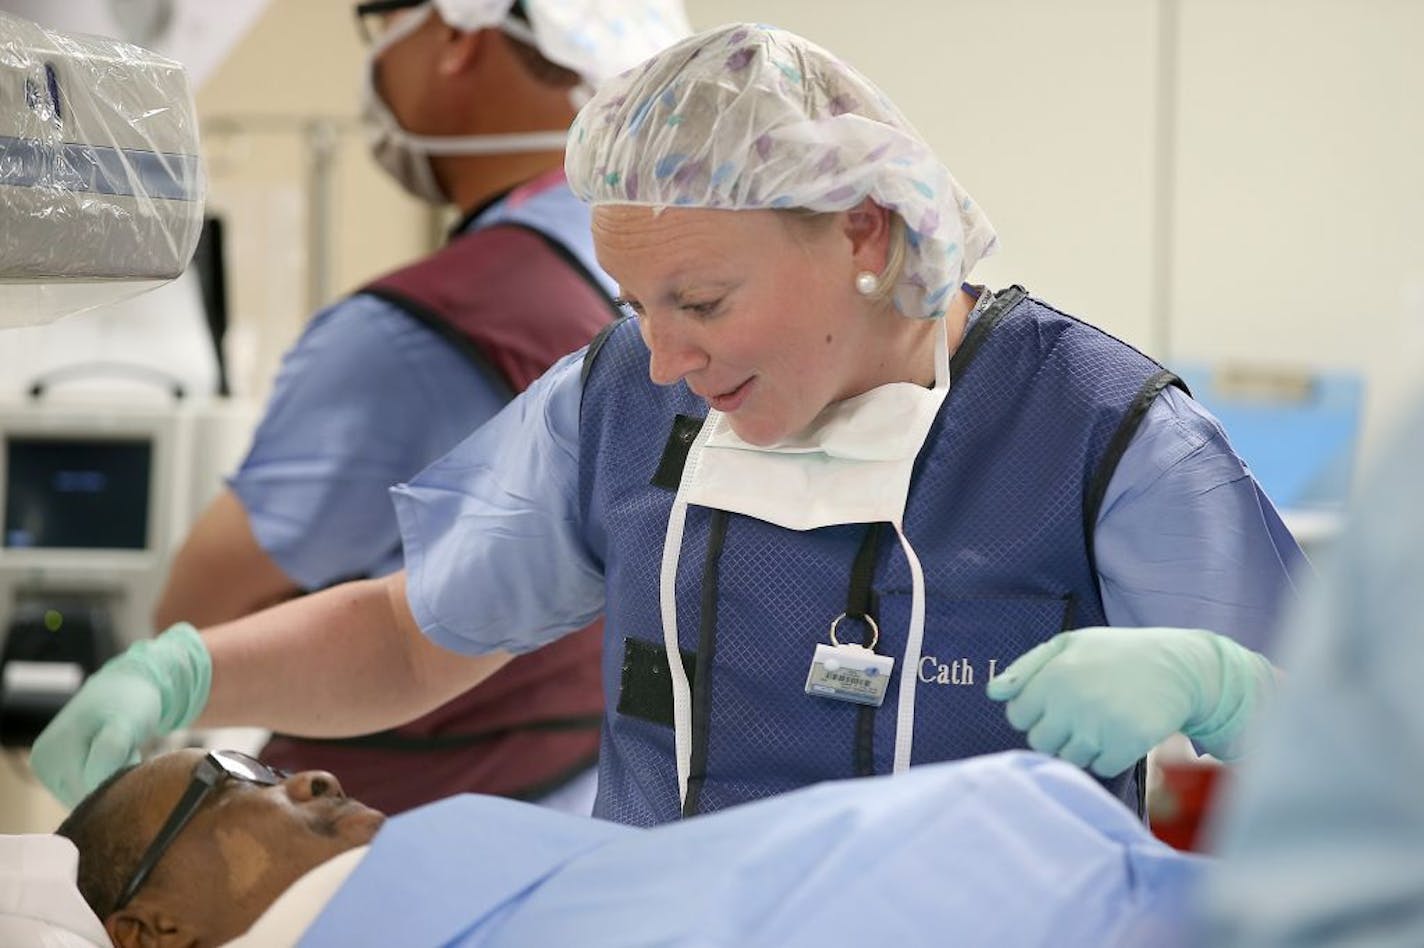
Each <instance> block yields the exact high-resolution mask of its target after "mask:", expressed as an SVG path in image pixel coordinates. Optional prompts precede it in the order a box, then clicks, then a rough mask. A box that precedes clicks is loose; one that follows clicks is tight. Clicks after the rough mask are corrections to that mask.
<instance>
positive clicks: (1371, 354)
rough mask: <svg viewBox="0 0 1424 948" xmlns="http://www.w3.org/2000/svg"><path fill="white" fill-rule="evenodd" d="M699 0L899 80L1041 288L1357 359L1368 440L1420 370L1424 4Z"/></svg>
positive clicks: (1182, 330)
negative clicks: (1421, 46) (1364, 388)
mask: <svg viewBox="0 0 1424 948" xmlns="http://www.w3.org/2000/svg"><path fill="white" fill-rule="evenodd" d="M688 8H689V11H690V14H691V17H692V19H693V22H694V25H695V26H697V27H699V28H701V27H707V26H711V25H713V24H716V23H720V22H726V21H730V20H757V21H762V22H769V23H773V24H775V25H778V26H783V27H786V28H788V29H792V30H795V31H797V32H800V33H803V34H805V35H807V36H809V37H811V38H812V39H815V40H817V41H818V42H820V43H822V44H823V45H825V46H827V47H828V48H830V49H832V50H834V51H835V52H837V53H839V54H840V55H842V56H844V57H846V58H847V59H849V60H850V61H851V62H852V63H854V64H855V65H856V66H858V67H859V68H861V69H862V70H864V71H865V72H866V73H867V74H868V75H869V76H870V77H871V78H873V79H874V80H875V81H876V82H877V83H878V84H880V85H881V86H882V87H883V88H884V89H885V90H886V91H887V92H888V93H889V94H890V96H891V98H893V99H894V100H895V101H896V102H897V103H898V104H899V105H900V106H901V108H902V109H903V110H904V111H905V112H906V114H907V115H909V117H910V119H911V120H912V121H913V122H914V123H915V124H916V125H917V126H918V127H919V128H920V130H921V132H922V133H923V134H924V135H925V137H926V138H927V139H928V140H929V142H930V143H931V144H932V145H933V146H934V147H935V148H936V149H937V150H938V151H939V153H940V155H941V156H942V157H943V158H944V159H945V162H946V164H948V165H949V167H950V169H951V171H953V172H954V174H955V176H956V177H957V178H958V179H959V180H960V182H961V183H962V184H964V185H965V187H966V188H968V190H969V191H970V193H971V194H973V195H974V196H975V198H976V199H977V200H978V201H979V202H980V204H981V205H983V206H984V207H985V208H986V209H987V211H988V213H989V215H990V217H991V219H992V220H993V221H994V224H995V226H996V227H997V228H998V230H999V234H1000V237H1001V240H1002V243H1003V252H1002V254H1001V255H1000V256H999V257H997V258H992V259H990V260H989V261H986V262H985V263H984V264H983V265H981V267H980V268H979V269H978V270H977V271H976V276H977V277H979V278H981V279H983V280H985V281H986V282H989V283H991V284H1004V283H1010V282H1017V283H1023V284H1024V285H1026V286H1027V287H1028V288H1029V289H1030V290H1032V291H1034V292H1036V293H1039V294H1041V295H1043V296H1045V297H1046V298H1048V299H1049V300H1051V301H1053V302H1055V303H1057V304H1058V305H1060V306H1062V307H1064V308H1066V309H1067V310H1069V311H1070V312H1074V313H1075V314H1078V315H1081V316H1083V317H1085V318H1087V319H1088V320H1090V321H1092V322H1095V323H1097V324H1099V325H1101V326H1103V327H1104V328H1106V329H1108V330H1109V331H1111V332H1113V333H1116V334H1118V335H1121V336H1122V337H1124V338H1126V339H1128V340H1130V341H1132V342H1134V343H1136V344H1138V345H1140V346H1143V347H1145V348H1147V349H1148V350H1149V351H1151V352H1152V353H1153V354H1155V355H1158V356H1159V357H1165V358H1168V359H1169V360H1182V359H1193V360H1207V361H1219V360H1228V359H1230V360H1240V359H1247V360H1253V361H1257V362H1263V363H1268V364H1289V365H1302V366H1308V367H1318V368H1339V369H1345V370H1351V371H1358V372H1361V373H1363V375H1364V376H1365V378H1366V379H1367V384H1368V386H1369V395H1368V402H1367V416H1366V421H1367V428H1366V432H1367V435H1368V437H1369V441H1370V442H1371V443H1373V442H1375V441H1377V440H1378V436H1379V433H1380V430H1381V428H1382V427H1383V426H1384V425H1385V424H1386V423H1387V421H1388V419H1389V418H1390V417H1391V416H1392V415H1393V414H1394V413H1395V412H1396V411H1397V409H1398V406H1399V405H1401V404H1402V403H1403V402H1405V401H1406V400H1407V397H1408V396H1409V395H1410V393H1411V391H1412V390H1413V388H1414V384H1415V383H1414V379H1415V377H1417V376H1418V374H1419V371H1418V370H1419V367H1420V366H1424V224H1421V221H1424V175H1421V174H1420V173H1419V172H1418V168H1419V166H1420V163H1421V156H1424V109H1421V108H1420V105H1419V103H1420V102H1424V57H1421V56H1420V55H1419V53H1418V39H1419V37H1421V36H1424V3H1419V2H1416V0H1074V2H1072V3H1064V2H1060V0H886V2H883V3H881V4H879V5H866V4H849V3H847V4H840V3H828V2H825V0H688ZM1164 14H1165V18H1164ZM1164 38H1165V42H1164Z"/></svg>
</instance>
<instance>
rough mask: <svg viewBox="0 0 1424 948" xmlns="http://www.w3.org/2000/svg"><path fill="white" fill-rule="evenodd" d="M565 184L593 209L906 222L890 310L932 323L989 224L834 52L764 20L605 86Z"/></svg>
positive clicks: (696, 42) (679, 49)
mask: <svg viewBox="0 0 1424 948" xmlns="http://www.w3.org/2000/svg"><path fill="white" fill-rule="evenodd" d="M566 167H567V170H568V179H569V184H570V185H571V186H572V188H573V190H574V192H575V193H576V194H578V195H579V197H581V198H583V199H584V200H585V201H587V202H589V203H590V204H593V205H595V206H597V205H600V204H640V205H647V206H653V207H696V208H727V209H732V210H743V209H752V208H806V209H809V210H813V211H843V210H847V209H849V208H852V207H855V206H856V205H857V204H859V203H860V202H861V201H862V200H863V199H865V198H866V197H869V198H871V199H872V200H874V201H875V202H876V203H877V204H879V205H881V206H882V207H885V208H888V209H889V210H892V211H894V212H896V213H897V214H899V216H900V217H901V218H902V219H903V220H904V222H905V225H906V237H907V247H906V265H905V271H904V274H903V275H902V276H901V278H900V283H899V285H897V286H896V287H895V293H894V300H895V305H896V307H897V308H898V309H899V311H900V312H902V313H904V314H905V315H907V316H920V317H938V316H943V315H944V313H945V305H946V303H947V301H948V300H949V298H950V297H951V296H952V292H951V291H952V290H954V289H955V288H956V287H958V286H959V284H960V282H961V281H962V280H963V279H964V278H965V277H966V276H967V275H968V274H969V271H970V269H971V268H972V267H973V266H974V264H975V263H976V262H977V261H978V260H979V259H980V258H981V257H984V256H986V255H988V254H990V253H992V252H993V251H994V250H995V236H994V229H993V227H992V226H991V225H990V224H989V219H988V218H987V217H986V216H985V215H984V212H983V211H982V210H980V209H979V206H978V205H976V204H975V203H974V201H973V200H972V199H971V198H970V197H969V195H968V194H966V193H965V192H964V189H963V188H961V187H960V186H959V185H958V183H956V182H955V180H954V178H952V177H951V176H950V174H949V170H948V169H947V168H945V166H944V165H943V164H941V163H940V161H939V159H938V158H936V157H935V155H934V153H933V152H932V151H931V150H930V147H929V146H928V145H927V144H925V142H924V140H923V139H922V138H920V136H919V133H918V132H916V131H915V130H914V128H913V127H912V126H911V125H910V123H909V122H908V121H907V120H906V119H905V117H904V116H903V115H901V114H900V111H899V110H898V109H897V108H895V106H894V104H893V103H891V102H890V100H889V99H887V98H886V97H885V96H884V94H883V93H881V92H880V90H879V89H877V88H876V87H875V86H874V85H873V84H871V82H870V81H869V80H868V79H866V78H865V77H864V76H862V75H861V74H860V73H858V72H856V71H855V70H854V69H852V68H851V67H850V66H848V65H847V64H846V63H844V62H842V61H841V60H839V59H837V58H836V57H835V56H833V55H831V54H830V53H828V52H826V51H825V50H823V49H821V48H820V47H818V46H816V45H815V44H813V43H811V42H809V41H808V40H805V39H802V38H801V37H799V36H797V35H795V34H793V33H788V32H786V31H784V30H778V29H774V28H771V27H767V26H759V25H753V24H733V25H730V26H722V27H718V28H716V29H713V30H709V31H707V32H705V33H700V34H698V35H696V36H692V37H689V38H688V39H686V40H683V41H682V42H680V43H678V44H676V45H674V46H671V47H669V48H668V49H665V50H663V51H662V52H660V53H658V54H657V55H655V56H654V57H653V58H651V59H649V60H647V61H646V62H644V63H643V64H642V65H641V66H637V67H635V68H633V69H632V70H629V71H628V72H626V73H624V74H623V75H621V76H618V77H617V78H614V79H610V80H609V81H608V82H606V83H605V84H604V85H603V86H602V88H601V89H600V90H599V92H598V94H597V95H595V96H594V97H593V98H592V99H591V100H590V101H589V103H588V104H587V105H586V106H585V107H584V108H583V110H582V111H580V112H579V115H578V118H577V119H576V120H575V122H574V125H573V127H572V128H571V129H570V133H569V145H568V151H567V157H566Z"/></svg>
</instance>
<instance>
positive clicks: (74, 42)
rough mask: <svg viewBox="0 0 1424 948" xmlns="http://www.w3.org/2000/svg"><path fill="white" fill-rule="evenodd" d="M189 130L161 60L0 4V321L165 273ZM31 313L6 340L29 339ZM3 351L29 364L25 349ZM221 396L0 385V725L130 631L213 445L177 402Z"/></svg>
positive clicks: (15, 719)
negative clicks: (155, 396)
mask: <svg viewBox="0 0 1424 948" xmlns="http://www.w3.org/2000/svg"><path fill="white" fill-rule="evenodd" d="M197 129H198V125H197V118H196V109H195V106H194V103H193V98H192V95H191V93H190V91H189V88H188V80H187V77H186V76H185V74H184V71H183V67H182V66H180V65H179V64H177V63H175V62H172V61H170V60H167V59H164V58H163V57H160V56H157V55H155V54H153V53H150V52H148V51H147V50H143V49H139V48H138V47H135V46H130V45H127V44H125V43H120V42H116V41H113V40H108V39H104V38H102V37H96V36H80V35H67V34H63V33H57V32H53V31H50V30H46V29H43V28H41V27H39V26H37V25H35V24H34V23H31V22H29V21H28V20H24V19H20V18H18V17H14V16H10V15H8V14H4V13H0V328H3V327H7V326H25V325H30V324H37V323H45V322H49V321H52V320H54V319H56V318H57V317H59V316H63V315H67V314H69V313H74V312H78V311H80V310H82V309H88V308H92V307H94V306H97V305H100V304H107V303H113V302H116V301H119V300H122V299H125V298H127V297H131V296H135V295H137V294H138V293H141V292H143V291H144V290H147V289H152V288H154V287H157V286H160V285H162V284H164V283H166V282H168V281H170V280H172V279H173V278H175V277H177V276H179V275H180V274H181V273H183V271H184V270H185V269H186V268H187V267H188V263H189V261H190V260H191V259H192V256H193V251H194V249H195V247H196V245H197V242H198V237H199V234H200V231H201V228H202V223H203V196H204V195H203V189H204V183H203V174H202V168H201V165H200V161H199V158H198V140H197ZM33 332H34V330H27V331H24V332H17V333H15V334H14V335H12V336H10V337H9V340H10V341H11V342H12V344H13V345H16V346H25V345H29V346H35V345H36V342H35V337H34V336H33ZM26 333H30V334H29V335H27V334H26ZM0 344H4V342H3V341H0ZM19 355H21V356H22V359H21V361H22V363H23V364H24V368H25V371H27V372H34V371H40V370H41V368H42V367H41V366H40V365H38V364H37V363H39V362H40V356H41V353H40V352H38V351H35V350H33V349H32V350H31V351H29V352H28V353H27V354H26V353H23V352H21V353H19ZM47 381H48V383H50V384H51V385H52V384H53V383H55V382H58V381H65V378H64V372H62V371H59V370H53V371H50V372H49V373H48V379H47ZM224 413H225V410H224V409H220V410H219V411H218V412H217V413H216V414H214V413H213V411H212V409H211V408H210V407H207V406H204V407H195V406H192V405H191V404H184V403H178V404H176V405H175V404H170V403H169V402H168V400H167V397H166V395H164V396H161V400H160V401H158V402H156V403H155V402H153V401H151V400H150V401H144V400H138V401H134V400H132V399H126V398H118V399H116V398H108V399H105V400H96V399H94V398H92V397H91V398H90V400H89V401H88V402H75V401H55V400H53V399H41V398H40V397H39V393H38V392H35V393H33V397H31V398H30V399H29V400H23V399H22V400H15V401H13V402H9V403H6V402H3V401H0V518H3V519H0V741H3V742H4V743H25V742H27V739H28V738H29V737H33V734H34V733H35V732H37V730H38V728H40V727H42V726H43V724H44V723H45V722H47V720H48V718H49V716H52V714H53V712H54V711H55V710H57V709H58V707H59V706H61V705H62V704H63V702H64V700H65V699H66V698H67V697H68V696H69V695H70V694H72V693H73V691H74V690H75V689H77V688H78V686H79V683H80V682H81V681H82V680H83V677H84V676H85V675H86V674H87V673H88V672H90V671H93V670H94V668H95V667H97V665H98V664H99V663H100V662H102V661H104V660H105V659H106V658H108V657H109V655H111V654H112V653H113V651H114V650H115V648H117V647H121V646H122V645H124V644H126V642H127V640H130V639H132V638H133V637H135V636H140V635H146V634H148V632H149V631H150V629H151V625H152V623H151V620H150V613H151V611H152V607H153V601H154V598H155V596H156V595H157V591H158V586H159V584H160V583H161V582H162V578H163V576H164V572H165V570H166V568H167V558H168V553H169V551H170V548H171V547H172V545H173V543H174V542H175V539H176V535H177V533H178V531H180V530H182V529H184V528H186V526H187V524H188V522H189V520H190V519H191V516H192V514H193V511H194V507H195V506H196V504H197V503H198V502H199V501H200V500H205V499H206V497H203V498H195V496H194V492H195V489H196V485H197V484H198V481H196V480H195V478H196V477H197V476H199V475H201V476H203V477H205V478H210V479H211V488H212V489H216V486H217V484H218V479H217V476H216V472H215V471H214V470H211V469H210V468H209V467H207V466H205V465H203V464H202V463H201V462H200V461H197V460H195V458H198V457H212V458H215V459H219V458H220V459H221V460H219V461H217V463H226V462H227V461H228V460H229V459H230V452H227V451H223V450H210V448H211V445H209V444H208V443H207V442H208V441H211V440H220V438H221V436H220V435H219V434H215V431H220V430H221V425H209V426H206V427H203V426H197V425H195V422H194V420H193V419H194V418H195V417H197V416H199V415H204V416H205V417H218V418H221V417H222V416H223V415H224ZM195 429H201V434H200V435H195V434H194V431H195ZM194 467H203V470H202V471H201V472H198V473H194V471H193V470H192V469H193V468H194ZM209 492H210V491H205V493H209ZM116 630H123V633H124V638H125V640H124V641H119V640H118V637H117V636H116Z"/></svg>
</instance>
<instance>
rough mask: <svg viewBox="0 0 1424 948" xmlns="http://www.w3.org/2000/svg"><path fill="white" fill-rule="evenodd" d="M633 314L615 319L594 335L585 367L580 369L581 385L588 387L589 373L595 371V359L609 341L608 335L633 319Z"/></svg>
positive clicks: (586, 355) (584, 360) (585, 359)
mask: <svg viewBox="0 0 1424 948" xmlns="http://www.w3.org/2000/svg"><path fill="white" fill-rule="evenodd" d="M632 318H633V317H632V316H624V317H622V318H621V319H615V320H614V321H613V322H611V323H609V324H608V325H607V326H604V327H603V328H602V329H600V330H599V331H598V335H596V336H594V337H593V341H592V342H590V343H589V344H588V352H587V353H585V354H584V357H583V367H582V368H580V369H579V387H580V388H587V387H588V374H589V373H590V372H592V371H593V360H594V359H597V358H598V353H599V351H600V350H602V349H603V344H604V343H605V342H607V341H608V337H609V336H611V335H613V331H614V330H616V329H617V328H618V327H619V326H621V325H623V324H624V323H626V322H627V321H628V320H630V319H632Z"/></svg>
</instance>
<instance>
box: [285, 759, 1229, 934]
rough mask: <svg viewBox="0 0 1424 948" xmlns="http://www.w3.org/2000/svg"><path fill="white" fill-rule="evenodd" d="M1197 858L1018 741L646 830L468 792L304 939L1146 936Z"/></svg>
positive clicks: (395, 847) (392, 844)
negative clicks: (1016, 746)
mask: <svg viewBox="0 0 1424 948" xmlns="http://www.w3.org/2000/svg"><path fill="white" fill-rule="evenodd" d="M1206 865H1207V863H1206V861H1205V860H1204V859H1202V858H1201V857H1197V856H1191V855H1186V854H1182V853H1178V852H1176V851H1175V850H1172V849H1170V848H1169V847H1167V846H1165V845H1164V844H1162V843H1160V842H1158V841H1157V840H1156V839H1154V838H1153V837H1152V836H1151V835H1150V834H1149V833H1148V832H1147V830H1146V828H1145V827H1144V826H1143V825H1142V823H1141V822H1140V821H1139V820H1138V819H1137V818H1136V817H1135V816H1134V815H1133V814H1131V813H1129V812H1128V811H1127V810H1126V809H1124V808H1123V807H1122V805H1121V804H1120V803H1119V802H1118V801H1117V800H1115V799H1113V798H1112V797H1111V796H1109V795H1108V794H1107V792H1106V791H1104V790H1103V789H1102V787H1100V786H1099V785H1098V784H1097V783H1095V782H1094V781H1093V780H1091V779H1090V778H1088V777H1087V776H1086V775H1084V774H1083V773H1082V772H1081V771H1079V770H1078V769H1076V768H1074V767H1072V766H1070V765H1068V764H1065V763H1063V762H1061V761H1056V760H1052V759H1049V758H1045V757H1041V756H1038V755H1034V754H1030V753H1028V752H1024V751H1013V752H1008V753H1004V754H995V755H990V756H987V757H980V758H973V759H970V760H966V761H956V762H950V763H942V764H932V765H928V766H924V767H917V768H915V769H913V770H910V771H908V772H906V773H904V774H900V775H897V776H887V777H873V778H865V779H860V780H848V781H838V782H835V783H827V784H821V785H819V786H815V787H810V788H807V789H804V790H800V791H797V792H794V793H790V794H786V795H784V796H780V797H776V798H773V799H770V800H763V801H759V802H755V803H750V804H745V805H743V806H740V807H734V808H732V809H729V810H725V811H722V812H719V813H716V814H713V815H709V816H702V817H697V818H694V819H691V820H688V821H684V822H681V823H675V824H670V825H667V826H661V827H657V828H654V829H635V828H632V827H625V826H618V825H614V824H610V823H605V822H601V821H597V820H581V819H578V818H576V817H570V816H567V815H565V814H559V813H554V812H551V811H547V810H542V809H539V808H536V807H533V806H529V805H527V804H521V803H516V802H512V801H508V800H502V799H496V798H491V797H477V796H462V797H454V798H451V799H449V800H444V801H441V802H439V803H434V804H431V805H429V806H426V807H423V808H421V809H419V810H415V811H412V812H410V813H407V814H403V815H401V816H397V817H395V818H393V819H392V820H391V821H390V822H388V823H387V824H386V827H385V828H383V829H382V830H381V832H380V834H379V835H378V836H377V837H376V840H375V843H374V845H373V846H372V848H371V851H370V853H369V854H368V855H367V856H366V857H365V859H364V860H363V861H362V863H361V865H360V866H359V867H357V869H356V870H355V872H354V873H352V875H351V876H350V877H349V878H348V879H347V880H346V882H345V884H344V885H343V887H342V888H341V890H340V891H339V892H338V893H337V894H336V896H335V897H333V899H332V901H331V902H330V903H328V905H327V907H326V909H325V911H324V912H323V913H322V914H321V916H320V917H319V918H318V919H317V920H316V922H314V923H313V925H312V926H311V928H310V929H309V930H308V931H307V933H306V934H305V936H304V937H303V939H302V941H301V944H302V945H304V946H312V948H319V946H335V945H342V946H357V945H392V944H400V945H405V946H411V948H423V946H437V945H441V946H443V945H461V946H479V948H513V946H533V945H538V946H545V945H579V946H588V948H599V946H610V948H611V946H619V948H631V946H642V945H718V946H721V945H725V946H749V945H767V946H772V945H775V946H798V945H806V946H828V945H856V946H868V945H895V946H897V948H912V946H919V945H1016V946H1020V945H1021V946H1032V945H1055V946H1062V945H1067V946H1073V945H1092V946H1112V945H1136V944H1143V943H1146V942H1143V941H1142V939H1143V938H1148V937H1156V934H1157V933H1161V932H1163V931H1170V930H1171V926H1172V924H1173V918H1174V916H1175V913H1176V912H1177V911H1178V906H1180V905H1181V904H1182V902H1183V901H1184V896H1185V895H1186V894H1187V893H1189V892H1190V891H1191V889H1192V888H1193V886H1194V885H1195V883H1196V880H1197V878H1198V876H1199V875H1200V873H1201V872H1202V870H1203V869H1204V868H1205V866H1206Z"/></svg>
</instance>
